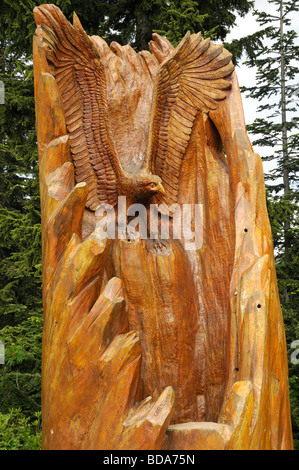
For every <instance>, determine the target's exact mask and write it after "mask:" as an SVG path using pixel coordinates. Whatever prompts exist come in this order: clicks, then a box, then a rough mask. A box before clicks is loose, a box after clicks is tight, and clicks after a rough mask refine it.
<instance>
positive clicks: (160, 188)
mask: <svg viewBox="0 0 299 470" xmlns="http://www.w3.org/2000/svg"><path fill="white" fill-rule="evenodd" d="M155 191H157V192H158V193H161V194H163V195H164V194H165V189H164V187H163V185H162V183H158V184H157V186H156V187H155Z"/></svg>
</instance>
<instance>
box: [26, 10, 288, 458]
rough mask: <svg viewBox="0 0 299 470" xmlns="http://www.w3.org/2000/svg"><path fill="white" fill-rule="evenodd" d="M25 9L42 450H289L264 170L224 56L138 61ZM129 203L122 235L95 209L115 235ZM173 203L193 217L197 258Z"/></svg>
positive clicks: (126, 49) (196, 41)
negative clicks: (33, 133)
mask: <svg viewBox="0 0 299 470" xmlns="http://www.w3.org/2000/svg"><path fill="white" fill-rule="evenodd" d="M34 14H35V20H36V24H37V30H36V35H35V37H34V50H33V57H34V76H35V98H36V127H37V136H38V149H39V164H40V194H41V209H42V243H43V302H44V335H43V363H42V417H43V448H44V449H130V450H133V449H138V450H140V449H150V450H154V449H155V450H158V449H168V450H177V449H182V450H183V449H291V448H292V434H291V422H290V406H289V395H288V369H287V355H286V344H285V335H284V325H283V320H282V314H281V309H280V304H279V297H278V291H277V282H276V274H275V264H274V257H273V244H272V237H271V229H270V224H269V219H268V215H267V210H266V201H265V187H264V180H263V169H262V163H261V159H260V157H259V156H258V155H257V154H255V153H254V152H253V149H252V146H251V144H250V141H249V139H248V136H247V133H246V128H245V123H244V117H243V110H242V103H241V97H240V92H239V87H238V82H237V78H236V74H235V71H234V67H233V65H232V62H231V55H230V54H229V53H228V52H227V51H226V50H225V49H223V47H222V46H220V45H214V44H212V43H211V42H210V40H209V39H205V40H204V39H203V38H202V36H201V35H200V34H192V35H190V34H189V33H188V34H187V35H186V36H185V37H184V38H183V40H182V41H181V43H180V44H179V45H178V46H177V47H176V48H174V47H173V46H172V45H171V44H170V43H169V41H167V40H166V39H165V38H162V37H160V36H159V35H157V34H154V35H153V40H152V41H151V43H150V50H151V52H148V51H142V52H139V53H136V52H135V51H134V50H133V49H132V48H131V47H130V46H120V45H119V44H117V43H115V42H113V43H112V44H111V45H110V47H109V46H108V45H107V44H106V42H105V41H104V40H103V39H101V38H100V37H97V36H92V37H89V36H88V35H87V34H86V33H85V31H84V30H83V28H82V26H81V24H80V22H79V20H78V18H77V16H76V15H74V23H73V25H71V24H70V23H69V22H68V21H67V20H66V19H65V17H64V16H63V14H62V13H61V11H60V10H59V9H58V8H57V7H56V6H54V5H43V6H40V7H37V8H35V10H34ZM124 196H125V197H126V201H125V218H124V219H122V223H123V224H124V226H125V228H126V231H125V234H123V232H117V230H116V236H115V238H113V237H107V236H103V231H102V229H101V230H99V224H100V225H101V222H102V221H103V214H102V215H98V208H102V207H103V208H105V209H106V212H107V213H108V212H109V211H110V215H111V211H112V212H113V213H114V212H115V213H116V214H117V216H118V223H119V225H121V223H120V218H119V217H120V216H119V214H120V212H121V208H120V204H121V203H120V201H121V197H124ZM134 204H135V205H136V204H142V205H143V206H144V207H145V217H143V219H142V218H140V220H139V222H140V225H142V223H144V224H145V227H146V230H145V232H143V236H140V234H139V236H138V235H137V236H133V237H131V235H130V232H129V231H128V230H127V229H128V227H129V226H130V223H129V222H130V220H132V215H133V213H129V212H128V211H127V209H129V208H130V207H133V206H134ZM132 205H133V206H132ZM177 207H179V208H180V207H181V208H182V207H188V208H191V209H192V210H193V209H194V210H195V207H197V208H198V207H200V208H201V211H199V213H196V212H195V214H197V215H198V214H199V216H200V217H199V218H198V217H197V219H198V220H197V219H196V217H195V218H194V217H193V216H192V214H193V213H194V212H192V210H191V212H190V213H191V219H190V230H191V232H192V233H197V232H196V230H197V231H198V230H199V232H200V234H201V236H200V243H197V244H195V245H194V244H193V245H192V249H190V244H189V245H188V243H187V242H190V239H189V238H188V236H187V235H186V232H184V233H183V234H182V233H181V237H178V236H175V235H174V234H175V230H176V229H177V225H178V222H179V225H180V223H184V222H185V221H186V220H185V212H184V211H183V212H182V213H179V214H180V216H179V217H180V218H177V217H176V214H177V212H176V208H177ZM152 208H158V211H156V219H155V220H156V223H157V225H156V230H155V231H154V236H153V237H151V236H149V233H150V227H149V225H148V223H147V221H148V220H150V222H151V219H150V215H151V214H152ZM143 215H144V214H143ZM105 220H106V219H105ZM114 220H115V219H114ZM166 223H168V224H169V226H170V229H171V230H170V236H169V237H168V238H167V237H164V238H163V237H161V233H162V232H161V231H162V230H163V227H164V228H165V224H166ZM101 228H102V225H101ZM134 233H135V235H136V231H135V232H134Z"/></svg>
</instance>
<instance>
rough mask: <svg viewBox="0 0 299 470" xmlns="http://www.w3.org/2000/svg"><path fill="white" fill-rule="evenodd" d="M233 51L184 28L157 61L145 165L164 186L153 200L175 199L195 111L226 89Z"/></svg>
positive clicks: (222, 96)
mask: <svg viewBox="0 0 299 470" xmlns="http://www.w3.org/2000/svg"><path fill="white" fill-rule="evenodd" d="M231 58H232V55H231V54H230V53H229V52H228V51H226V50H225V49H223V46H222V45H214V44H212V43H211V42H210V39H205V40H204V39H203V38H202V36H201V34H200V33H198V34H192V35H190V33H187V34H186V36H185V37H184V38H183V40H182V41H181V42H180V44H179V45H178V46H177V48H176V49H174V51H173V52H172V53H171V55H170V56H169V57H168V58H166V59H165V60H164V62H162V63H161V65H160V69H159V72H158V74H157V77H156V84H155V90H154V97H153V109H152V116H151V127H150V140H149V146H148V153H147V158H146V161H145V167H146V168H147V169H148V170H149V171H151V172H152V173H154V174H156V175H158V176H160V178H161V179H162V183H163V186H164V188H165V191H166V196H165V198H163V199H162V198H160V199H158V202H166V203H167V204H169V205H170V204H173V203H176V202H177V198H178V191H179V178H180V169H181V165H182V161H183V157H184V154H185V152H186V149H187V145H188V142H189V139H190V135H191V132H192V127H193V124H194V120H195V117H196V115H197V113H198V111H199V110H200V111H203V112H205V113H208V112H209V111H210V110H214V109H216V108H217V107H218V106H219V105H220V104H221V102H222V100H224V99H225V98H226V97H227V95H228V92H229V90H230V89H231V80H230V76H231V74H232V72H233V70H234V66H233V64H232V62H231Z"/></svg>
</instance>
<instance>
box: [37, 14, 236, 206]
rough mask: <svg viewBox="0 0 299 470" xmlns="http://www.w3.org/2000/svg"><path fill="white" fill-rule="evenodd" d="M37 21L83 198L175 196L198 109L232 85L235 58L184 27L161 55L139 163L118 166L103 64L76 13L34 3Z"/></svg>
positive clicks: (170, 200) (91, 202)
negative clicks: (174, 43) (69, 15)
mask: <svg viewBox="0 0 299 470" xmlns="http://www.w3.org/2000/svg"><path fill="white" fill-rule="evenodd" d="M34 13H35V20H36V23H37V24H38V25H39V26H40V27H41V28H42V32H43V42H44V45H45V49H46V54H47V59H48V62H49V64H50V66H51V72H52V73H53V75H54V76H55V79H56V82H57V84H58V87H59V90H60V93H61V97H62V101H63V107H64V113H65V120H66V126H67V131H68V134H69V136H70V147H71V154H72V158H73V161H74V165H75V178H76V181H77V183H79V182H86V183H87V185H88V189H89V194H88V199H87V203H86V206H87V208H89V209H91V210H96V208H97V207H98V206H99V205H100V204H110V205H112V206H115V205H116V204H117V201H118V199H117V198H118V196H120V195H122V196H126V197H127V200H129V201H130V203H136V202H139V203H142V204H147V203H148V202H149V201H152V200H153V201H158V202H163V203H166V204H167V205H171V204H174V203H176V202H177V198H178V187H179V180H180V169H181V165H182V162H183V158H184V155H185V152H186V149H187V146H188V142H189V140H190V135H191V132H192V127H193V124H194V121H195V118H196V115H197V113H198V112H199V111H202V112H204V113H208V112H209V111H210V110H215V109H216V108H217V107H218V106H219V105H220V104H221V102H222V101H223V100H225V98H226V97H227V95H228V93H229V92H230V89H231V74H232V72H233V70H234V66H233V64H232V61H231V58H232V56H231V54H230V53H229V52H228V51H226V50H225V49H224V48H223V46H222V45H214V44H212V43H211V41H210V39H203V37H202V35H201V33H198V34H190V33H189V32H188V33H187V34H186V35H185V37H184V38H183V39H182V41H181V42H180V44H179V45H178V46H177V47H176V48H175V49H173V50H172V52H171V53H170V54H169V55H168V56H167V57H166V59H165V60H164V61H162V62H161V64H160V65H159V68H158V72H157V75H156V78H155V86H154V93H153V101H152V110H151V118H150V127H149V138H148V144H147V152H146V154H145V155H143V156H142V161H143V163H142V166H141V168H137V169H136V170H133V171H131V170H130V171H128V170H126V168H124V166H123V164H122V162H121V159H120V158H119V155H118V152H117V150H116V145H115V142H114V139H113V137H112V132H111V125H110V122H109V113H108V106H107V96H106V94H107V90H106V88H107V87H106V77H105V67H104V65H103V63H102V61H101V57H100V54H99V50H98V48H96V47H95V44H94V42H93V40H92V38H90V37H89V36H88V35H87V34H86V32H85V31H84V29H83V27H82V25H81V23H80V21H79V19H78V17H77V15H76V14H74V19H73V25H71V24H70V23H69V22H68V21H67V20H66V18H65V17H64V16H63V14H62V13H61V11H60V10H59V8H57V7H56V6H54V5H43V6H40V7H37V8H35V10H34Z"/></svg>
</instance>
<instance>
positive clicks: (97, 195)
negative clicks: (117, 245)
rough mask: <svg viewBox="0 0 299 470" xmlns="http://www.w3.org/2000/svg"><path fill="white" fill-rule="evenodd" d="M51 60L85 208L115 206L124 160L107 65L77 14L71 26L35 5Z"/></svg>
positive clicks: (58, 15) (56, 10) (51, 7)
mask: <svg viewBox="0 0 299 470" xmlns="http://www.w3.org/2000/svg"><path fill="white" fill-rule="evenodd" d="M34 15H35V21H36V24H37V26H40V27H41V28H42V35H43V43H44V45H45V50H46V55H47V60H48V62H49V64H50V67H51V71H52V73H53V75H54V76H55V79H56V82H57V84H58V87H59V90H60V93H61V97H62V102H63V107H64V113H65V120H66V126H67V131H68V134H69V137H70V148H71V154H72V158H73V161H74V166H75V178H76V182H77V183H78V182H82V181H84V182H86V184H87V185H88V189H89V193H88V198H87V203H86V205H87V207H88V208H90V209H91V210H95V209H96V208H97V206H98V205H99V204H102V203H103V204H104V203H108V204H111V205H112V206H114V205H115V204H116V203H117V196H118V178H119V175H120V173H119V171H120V170H121V164H120V161H119V158H118V155H117V153H116V149H115V145H114V142H113V140H112V136H111V131H110V128H109V120H108V111H107V98H106V80H105V71H104V67H103V65H102V64H101V61H100V57H99V55H98V53H97V50H96V48H95V46H94V44H93V42H92V40H91V39H90V38H89V36H88V35H87V34H86V33H85V31H84V29H83V28H82V25H81V23H80V21H79V19H78V17H77V16H76V15H75V14H74V22H73V25H71V24H70V23H69V22H68V21H67V20H66V18H65V17H64V15H63V14H62V12H61V11H60V9H59V8H57V7H56V6H55V5H43V6H40V7H36V8H35V9H34Z"/></svg>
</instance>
